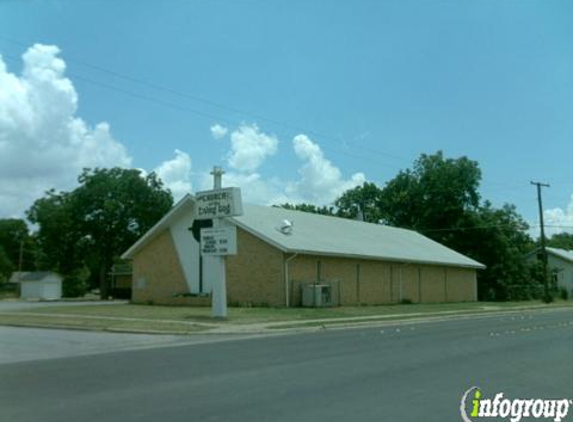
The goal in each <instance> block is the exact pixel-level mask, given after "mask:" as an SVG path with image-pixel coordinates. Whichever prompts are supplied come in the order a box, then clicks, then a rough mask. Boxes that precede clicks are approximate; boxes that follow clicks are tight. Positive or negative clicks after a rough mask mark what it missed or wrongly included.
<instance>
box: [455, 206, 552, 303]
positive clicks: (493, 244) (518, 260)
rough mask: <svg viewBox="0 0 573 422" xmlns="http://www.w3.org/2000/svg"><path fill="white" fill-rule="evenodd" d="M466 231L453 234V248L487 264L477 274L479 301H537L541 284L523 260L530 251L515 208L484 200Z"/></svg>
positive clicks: (528, 239)
mask: <svg viewBox="0 0 573 422" xmlns="http://www.w3.org/2000/svg"><path fill="white" fill-rule="evenodd" d="M466 224H467V228H466V229H461V230H456V231H455V232H454V233H453V234H452V241H453V242H452V243H454V246H453V248H454V249H456V250H457V251H459V252H461V253H464V254H466V255H468V256H470V257H471V258H473V259H475V260H477V261H479V262H481V263H483V264H485V265H486V268H485V269H484V270H481V271H479V272H478V296H479V298H480V300H527V299H532V298H539V297H540V294H541V293H542V289H541V287H542V284H541V283H540V280H539V279H537V278H536V277H535V271H534V268H533V267H532V266H531V265H530V264H528V263H527V261H526V260H525V259H524V256H525V254H526V253H528V252H530V251H531V250H532V248H533V240H532V239H531V237H530V236H529V235H528V234H527V230H528V229H529V226H528V224H527V223H526V222H525V220H524V219H523V218H522V217H521V216H520V215H519V214H518V213H517V211H516V208H515V206H514V205H510V204H505V205H504V206H503V207H501V208H495V207H493V206H492V204H491V203H489V202H488V201H486V202H485V203H484V204H483V205H482V206H480V207H479V208H478V209H477V210H475V211H472V212H471V214H470V215H469V217H468V219H467V220H466Z"/></svg>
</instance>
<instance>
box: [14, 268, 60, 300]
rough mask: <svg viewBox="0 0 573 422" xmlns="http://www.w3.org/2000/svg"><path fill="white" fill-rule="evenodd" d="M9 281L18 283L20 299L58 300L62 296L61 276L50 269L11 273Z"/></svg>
mask: <svg viewBox="0 0 573 422" xmlns="http://www.w3.org/2000/svg"><path fill="white" fill-rule="evenodd" d="M10 280H11V281H16V282H19V283H20V298H21V299H42V300H58V299H61V298H62V277H61V276H60V275H59V274H56V273H54V272H51V271H38V272H21V273H18V274H13V275H12V277H11V278H10Z"/></svg>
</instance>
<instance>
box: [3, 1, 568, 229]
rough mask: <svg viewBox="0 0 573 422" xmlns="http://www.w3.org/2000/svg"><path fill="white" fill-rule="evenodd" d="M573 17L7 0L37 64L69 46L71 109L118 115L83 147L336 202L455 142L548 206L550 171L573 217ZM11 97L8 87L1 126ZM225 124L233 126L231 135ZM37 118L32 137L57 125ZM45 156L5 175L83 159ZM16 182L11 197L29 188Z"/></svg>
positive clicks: (188, 182)
mask: <svg viewBox="0 0 573 422" xmlns="http://www.w3.org/2000/svg"><path fill="white" fill-rule="evenodd" d="M572 22H573V3H572V2H570V1H542V0H539V1H524V0H519V1H509V0H506V1H462V0H459V1H374V0H364V1H353V2H349V1H328V2H326V1H318V0H310V1H302V0H290V1H286V0H269V1H262V0H242V1H241V0H238V1H217V0H213V1H182V0H167V1H163V2H159V1H151V0H143V1H135V0H119V1H111V0H107V1H106V0H99V1H96V0H82V1H3V2H0V54H1V55H2V59H3V61H4V62H5V65H6V69H5V73H6V74H12V75H15V76H16V77H18V78H24V75H23V74H22V73H21V72H22V69H23V61H22V59H21V56H22V54H24V53H25V52H26V51H27V50H28V49H29V48H31V47H32V46H33V45H34V44H35V43H40V44H43V45H53V46H57V47H58V48H59V50H60V52H59V53H54V52H51V53H46V52H44V53H42V54H52V56H54V57H56V56H57V57H59V58H60V59H62V60H63V61H64V62H65V64H66V69H65V71H63V72H62V74H61V75H60V76H59V78H60V79H62V78H65V79H67V80H69V81H70V82H71V84H72V85H73V88H72V89H73V91H74V92H75V95H76V97H77V107H76V108H74V109H73V110H72V111H69V110H68V111H67V112H65V111H62V112H61V113H56V114H57V116H62V115H65V116H67V117H65V118H66V119H68V118H69V117H70V116H72V117H74V118H79V119H81V120H82V122H84V123H85V125H86V128H87V129H86V132H85V139H88V140H90V139H92V138H94V139H96V140H97V139H100V138H98V136H95V137H92V138H90V136H91V135H90V133H91V132H90V131H91V130H95V129H94V128H95V127H96V126H97V125H98V123H100V122H107V124H108V125H109V127H108V132H105V131H104V132H105V134H104V135H105V136H104V135H101V136H102V138H101V139H103V138H105V140H103V141H101V143H102V145H107V144H106V142H107V143H110V144H109V145H108V146H109V148H107V151H109V150H112V151H115V152H114V153H113V154H111V155H112V156H111V157H108V156H105V155H106V154H103V155H102V154H100V153H99V152H97V153H96V152H93V153H92V154H86V153H85V151H84V152H82V153H81V154H83V155H82V156H86V155H91V157H92V158H91V161H90V160H88V159H86V160H84V161H81V160H78V162H80V161H81V162H85V163H88V164H95V165H104V164H106V163H108V164H117V165H131V166H134V167H138V168H142V169H145V170H147V171H151V170H153V169H159V168H162V170H163V173H164V174H166V177H167V178H168V179H169V181H170V183H171V184H172V185H173V186H176V188H175V189H174V190H177V189H179V190H180V191H182V190H184V189H185V188H189V187H190V188H191V189H192V190H196V189H200V188H202V187H204V186H205V185H206V183H207V182H206V176H205V174H206V172H208V169H209V167H211V166H212V165H213V164H220V165H223V166H225V167H226V168H228V169H229V173H230V174H229V181H230V182H235V183H237V184H242V185H244V186H243V189H244V190H245V189H246V190H247V191H249V189H250V190H251V191H253V192H252V193H250V194H249V193H248V194H247V199H250V200H252V201H256V202H266V201H267V202H268V201H270V202H272V201H273V200H278V199H292V200H305V201H310V200H314V201H318V202H321V201H322V202H328V201H329V200H331V197H332V196H333V195H335V194H336V193H337V192H338V191H339V190H337V188H336V186H340V187H350V186H353V185H354V184H356V183H359V182H360V181H361V180H364V179H365V180H369V181H374V182H377V183H379V184H384V183H385V182H386V181H388V180H389V179H391V178H392V177H394V176H395V175H396V173H397V172H398V171H399V170H400V169H402V168H407V167H410V166H411V164H412V162H413V161H414V160H415V159H416V158H417V157H418V156H419V155H420V154H421V153H434V152H436V151H437V150H443V151H444V153H445V155H446V156H448V157H458V156H461V155H467V156H469V157H470V158H472V159H474V160H477V161H478V162H479V164H480V166H481V168H482V171H483V182H482V194H483V197H484V198H486V199H490V200H492V201H493V202H494V203H495V204H496V205H501V204H502V203H503V202H510V203H514V204H516V205H517V206H518V211H519V212H520V213H522V215H524V216H525V217H526V218H527V219H528V220H529V221H532V222H535V221H536V219H537V214H536V213H537V208H536V206H537V204H536V197H535V190H534V188H533V187H532V186H531V185H530V184H529V181H530V180H540V181H543V182H547V183H550V184H551V188H550V189H546V190H544V202H545V206H546V208H547V209H548V210H549V211H548V212H549V214H548V217H549V218H550V220H551V221H550V222H551V223H553V224H555V225H564V226H565V225H571V226H573V205H570V202H571V195H572V194H573V174H572V172H573V171H572V170H571V164H570V162H571V158H572V157H573V142H572V141H573V118H572V117H573V25H572ZM39 55H41V54H40V53H38V54H36V55H33V57H32V58H30V63H35V64H34V66H38V63H41V62H42V61H41V60H40V59H38V57H39ZM30 66H32V65H30ZM32 85H34V84H32ZM1 86H2V85H0V87H1ZM11 86H12V87H14V86H15V85H11ZM34 86H41V84H39V85H38V84H36V85H34ZM159 87H161V88H162V89H158V88H159ZM38 89H41V88H38ZM66 89H67V88H66ZM16 92H18V91H17V90H16ZM66 92H67V93H68V94H69V95H68V97H67V98H68V100H66V101H68V102H69V101H72V100H73V92H70V90H67V91H66ZM50 95H51V94H50ZM50 98H51V97H50ZM58 98H59V97H58ZM12 99H13V98H12ZM9 100H10V98H8V97H7V96H6V95H5V96H4V97H2V95H1V94H0V136H1V135H2V126H1V125H2V114H1V110H2V106H1V102H2V101H5V102H7V101H9ZM46 101H47V103H48V104H52V103H54V104H55V102H56V100H52V99H50V100H46ZM62 101H64V100H62ZM72 102H73V101H72ZM15 103H18V102H15ZM18 104H19V103H18ZM11 107H16V106H14V105H12V106H11ZM66 107H67V106H66ZM66 107H62V110H67V109H69V107H67V108H66ZM32 108H33V107H32ZM5 109H6V110H12V109H11V108H9V107H5ZM6 110H5V112H6ZM6 113H7V112H6ZM11 113H12V114H13V112H11ZM66 113H68V114H66ZM70 113H71V114H70ZM12 114H10V115H12ZM57 116H56V117H50V121H53V119H54V118H58V117H57ZM5 120H6V119H5ZM23 121H26V120H25V119H20V120H19V122H20V123H18V124H21V125H23V123H22V122H23ZM215 124H219V125H221V126H223V127H225V128H227V129H228V132H227V134H226V135H225V136H224V137H222V138H221V139H214V137H213V136H212V133H211V131H210V128H211V127H212V126H213V125H215ZM14 125H16V123H13V122H12V123H11V126H10V131H12V132H8V131H6V133H11V134H13V133H17V132H14V131H15V130H16V129H14ZM241 128H242V129H241ZM41 129H42V128H40V127H39V128H38V130H37V132H38V133H45V131H44V130H41ZM82 133H83V132H82ZM233 134H234V136H233ZM297 135H303V136H304V139H303V138H300V137H299V138H298V141H293V139H295V137H296V136H297ZM26 136H27V137H25V139H26V141H25V142H24V141H21V145H24V144H25V145H28V146H30V145H34V142H37V143H38V145H45V144H46V143H49V142H57V141H56V140H53V141H51V140H49V139H48V140H41V139H36V140H32V139H31V138H33V136H36V135H29V134H28V135H26ZM38 136H39V135H38ZM82 136H83V135H82ZM5 138H6V139H8V137H7V136H5ZM16 138H17V137H16V136H14V135H11V136H10V138H9V139H12V141H9V142H16V141H13V139H16ZM23 139H24V138H23ZM71 139H75V138H74V137H73V136H72V137H71ZM82 139H84V138H82ZM233 139H234V141H233ZM1 141H2V138H0V146H1ZM4 142H6V140H4ZM73 142H74V141H73V140H72V141H70V143H71V144H73ZM82 142H83V141H82ZM86 142H88V141H86ZM98 142H100V141H98ZM297 142H298V143H297ZM112 144H113V145H112ZM90 148H92V149H90V151H96V149H97V148H96V147H95V146H92V147H90ZM94 148H96V149H94ZM114 148H119V149H114ZM122 148H123V150H122ZM17 150H18V149H17V148H11V149H9V150H6V151H11V153H12V154H15V153H16V152H15V151H17ZM175 150H179V151H180V152H179V153H175ZM82 151H83V150H82ZM249 154H251V155H249ZM252 154H254V155H252ZM4 155H5V160H8V158H7V157H8V155H9V154H8V153H7V152H5V154H4ZM45 155H46V157H48V156H49V157H51V158H53V159H54V160H55V162H56V163H58V159H57V154H55V153H54V154H45ZM100 155H102V157H100ZM108 155H110V154H108ZM95 156H98V157H100V158H98V160H99V161H98V160H96V159H95V158H93V157H95ZM233 156H234V157H235V161H232V159H233ZM118 157H120V158H119V159H118ZM182 157H183V158H186V159H187V161H186V162H185V163H184V164H186V165H183V166H179V164H181V160H183V158H182ZM51 158H50V159H51ZM178 158H180V159H181V160H179V161H177V159H178ZM36 159H37V160H38V161H37V167H36V168H43V166H44V165H46V167H49V166H48V165H47V164H46V163H44V162H43V161H42V160H43V158H42V156H38V157H36ZM46 159H48V158H46ZM1 160H2V159H1V158H0V161H1ZM10 160H11V162H13V160H14V158H13V157H12V158H10ZM62 160H63V158H62ZM62 160H61V161H59V165H58V168H59V169H60V170H59V171H61V169H62V168H63V167H65V164H62V163H63V162H64V161H62ZM114 160H115V161H114ZM249 160H251V161H249ZM253 160H254V161H253ZM232 162H234V163H235V167H233V166H232V165H230V163H232ZM162 165H164V167H161V166H162ZM33 167H34V166H33ZM33 171H34V169H33V168H32V169H29V172H31V174H27V175H22V174H21V173H22V171H16V170H14V172H13V173H10V172H9V171H7V170H5V171H4V172H3V173H2V178H3V179H4V183H9V182H10V180H12V177H13V178H14V179H13V180H14V181H15V183H16V182H17V183H16V184H17V185H19V186H22V187H26V186H34V189H30V190H31V191H32V192H33V193H35V192H38V191H39V190H40V189H41V188H44V187H45V186H44V184H45V183H46V181H47V180H53V183H54V184H55V187H56V188H59V189H66V188H69V186H70V183H71V182H70V177H69V175H70V174H71V176H72V177H71V178H72V179H73V178H74V177H75V176H76V174H72V173H74V167H73V166H72V167H69V166H68V170H67V175H66V176H65V177H64V176H63V175H59V176H58V177H54V178H53V179H50V178H46V177H42V180H43V183H44V184H42V183H39V182H38V177H37V175H35V174H33ZM55 171H56V170H54V168H52V167H49V169H48V170H46V172H47V173H49V174H52V173H54V172H55ZM337 171H338V173H337ZM0 172H1V170H0ZM169 172H171V173H169ZM183 173H186V175H184V174H183ZM178 177H179V178H180V179H181V180H177V179H178ZM317 191H320V192H317ZM2 193H3V192H2V185H0V198H4V199H3V201H5V204H4V205H2V204H0V213H2V214H4V215H9V214H15V213H16V214H17V213H18V212H21V209H22V208H24V209H25V208H26V207H27V206H29V205H25V204H26V201H30V196H27V197H23V196H22V195H20V194H18V193H17V192H14V189H12V190H9V189H5V192H4V196H2ZM31 194H32V193H29V195H31ZM8 202H10V203H12V204H17V205H13V206H8V205H6V204H7V203H8ZM568 207H569V208H568Z"/></svg>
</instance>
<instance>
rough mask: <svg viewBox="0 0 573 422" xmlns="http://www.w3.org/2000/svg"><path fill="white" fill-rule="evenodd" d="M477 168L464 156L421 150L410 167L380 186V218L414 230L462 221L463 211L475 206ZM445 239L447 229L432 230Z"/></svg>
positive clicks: (475, 207)
mask: <svg viewBox="0 0 573 422" xmlns="http://www.w3.org/2000/svg"><path fill="white" fill-rule="evenodd" d="M480 180H481V170H480V169H479V166H478V163H477V162H476V161H473V160H470V159H468V158H467V157H461V158H457V159H452V158H447V159H446V158H444V155H443V153H442V151H438V152H437V153H436V154H434V155H426V154H422V155H421V156H420V158H419V159H418V160H417V161H416V162H415V163H414V167H413V169H412V170H410V169H408V170H405V171H400V173H399V174H398V175H397V176H396V177H395V178H394V179H392V180H391V181H390V182H388V183H387V185H386V186H385V187H384V188H383V189H382V194H381V198H380V210H381V217H382V220H383V221H384V222H385V223H386V224H390V225H392V226H397V227H404V228H411V229H414V230H426V229H434V230H439V229H447V228H452V227H456V226H458V225H460V224H464V219H465V217H466V215H467V213H468V212H469V211H471V210H475V209H477V207H478V206H479V202H480V195H479V192H478V189H479V183H480ZM433 237H434V238H435V239H436V240H438V241H441V242H444V243H446V244H447V243H448V237H449V234H448V233H447V232H444V233H440V232H439V231H436V232H435V235H434V236H433Z"/></svg>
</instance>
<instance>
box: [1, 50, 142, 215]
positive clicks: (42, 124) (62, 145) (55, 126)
mask: <svg viewBox="0 0 573 422" xmlns="http://www.w3.org/2000/svg"><path fill="white" fill-rule="evenodd" d="M59 53H60V50H59V49H58V47H56V46H50V45H42V44H35V45H34V46H32V47H30V48H29V49H28V50H27V51H26V52H25V53H24V55H23V56H22V59H23V64H24V66H23V70H22V73H21V75H16V74H14V73H10V72H9V71H8V69H7V67H6V64H5V62H4V61H3V59H2V57H1V55H0V214H1V215H3V216H17V215H21V213H22V211H23V210H25V209H26V208H28V207H29V206H30V205H31V204H32V202H33V201H34V200H35V199H36V198H38V197H40V196H42V195H43V192H44V191H45V190H47V189H50V188H56V189H68V188H70V187H72V186H73V185H74V184H75V183H76V178H77V176H78V174H79V173H80V172H81V169H82V168H84V167H92V168H93V167H112V166H121V167H129V166H130V165H131V157H130V156H129V155H128V153H127V151H126V149H125V147H124V146H123V145H122V144H121V143H120V142H119V141H117V140H116V139H114V137H113V136H112V134H111V131H110V127H109V125H108V124H107V123H105V122H102V123H98V124H96V125H95V126H93V127H92V126H90V125H88V124H87V123H86V122H85V121H84V120H82V119H81V118H80V117H78V116H76V112H77V108H78V95H77V92H76V90H75V88H74V86H73V84H72V82H71V81H70V80H69V79H68V78H66V77H65V70H66V64H65V62H64V61H63V60H62V59H61V58H59V57H58V55H59Z"/></svg>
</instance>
